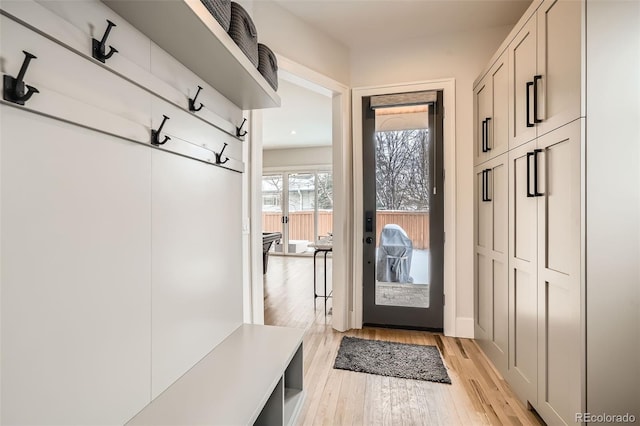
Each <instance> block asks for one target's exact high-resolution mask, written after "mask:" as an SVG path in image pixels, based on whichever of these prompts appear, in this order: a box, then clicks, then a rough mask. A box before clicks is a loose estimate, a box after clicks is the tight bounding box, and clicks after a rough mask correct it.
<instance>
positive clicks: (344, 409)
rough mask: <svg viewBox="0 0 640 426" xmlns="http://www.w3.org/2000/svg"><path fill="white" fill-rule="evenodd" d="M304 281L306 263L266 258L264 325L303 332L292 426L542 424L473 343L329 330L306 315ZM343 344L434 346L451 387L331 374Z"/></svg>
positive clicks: (319, 313)
mask: <svg viewBox="0 0 640 426" xmlns="http://www.w3.org/2000/svg"><path fill="white" fill-rule="evenodd" d="M318 263H319V265H318V266H319V268H318V269H319V275H318V279H319V280H320V279H321V277H322V275H321V274H322V272H321V271H320V268H321V265H322V262H318ZM312 274H313V260H312V259H311V258H291V257H290V258H283V257H276V256H274V257H272V258H270V259H269V271H268V274H267V275H265V281H264V282H265V324H271V325H281V326H289V327H298V328H304V329H305V330H306V332H305V337H304V386H305V389H306V393H307V394H306V399H305V403H304V406H303V408H302V412H301V413H300V416H299V418H298V424H299V425H487V424H491V425H500V424H512V425H540V424H543V423H542V421H541V420H539V418H538V417H537V416H536V415H535V414H534V413H533V412H531V411H528V410H527V409H526V408H525V406H524V405H523V404H522V403H521V402H519V401H518V400H517V399H516V397H515V396H514V395H513V393H512V392H511V390H510V388H509V385H508V384H507V383H506V382H505V381H504V380H503V379H502V378H501V377H500V376H499V374H498V373H497V372H496V371H495V369H494V368H493V367H492V366H491V365H490V364H489V362H488V361H487V359H486V358H485V357H484V355H483V354H482V353H481V352H480V349H479V348H478V346H477V345H476V344H475V343H474V341H473V340H470V339H458V338H450V337H445V336H443V335H442V334H438V333H430V332H424V331H408V330H392V329H384V328H364V329H362V330H350V331H348V332H346V333H339V332H337V331H335V330H333V329H332V328H331V315H328V316H327V317H326V318H325V316H324V306H323V305H322V299H318V300H317V302H316V304H317V309H316V310H314V306H313V275H312ZM330 303H331V301H329V304H330ZM343 336H355V337H361V338H367V339H380V340H389V341H396V342H403V343H414V344H424V345H436V346H438V348H439V349H440V352H441V354H442V358H443V360H444V363H445V365H446V366H447V369H448V372H449V376H450V377H451V381H452V383H453V384H452V385H446V384H440V383H432V382H424V381H419V380H407V379H398V378H392V377H383V376H377V375H372V374H365V373H356V372H351V371H344V370H336V369H334V368H333V362H334V360H335V357H336V353H337V351H338V347H339V345H340V341H341V339H342V337H343Z"/></svg>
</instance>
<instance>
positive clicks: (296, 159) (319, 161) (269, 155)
mask: <svg viewBox="0 0 640 426" xmlns="http://www.w3.org/2000/svg"><path fill="white" fill-rule="evenodd" d="M332 149H333V148H332V147H331V146H314V147H309V148H290V149H266V150H264V151H263V153H262V169H263V170H266V169H269V168H272V169H275V168H277V169H285V168H286V169H289V170H300V169H301V168H305V167H307V168H313V169H315V168H318V167H331V162H332V158H331V156H332Z"/></svg>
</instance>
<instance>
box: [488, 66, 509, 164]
mask: <svg viewBox="0 0 640 426" xmlns="http://www.w3.org/2000/svg"><path fill="white" fill-rule="evenodd" d="M508 59H509V55H508V54H507V53H503V54H502V56H500V57H499V58H498V60H497V61H496V63H495V64H494V65H493V67H492V68H491V71H489V77H490V79H491V104H492V113H491V120H489V124H488V126H489V127H488V128H489V130H488V133H489V142H488V145H489V149H490V154H491V157H496V156H498V155H500V154H503V153H505V152H507V150H508V149H509V64H508V62H509V61H508Z"/></svg>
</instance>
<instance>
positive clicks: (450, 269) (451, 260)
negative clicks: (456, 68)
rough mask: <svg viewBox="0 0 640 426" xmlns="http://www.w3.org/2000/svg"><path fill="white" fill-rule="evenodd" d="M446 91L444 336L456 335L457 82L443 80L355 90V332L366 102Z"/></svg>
mask: <svg viewBox="0 0 640 426" xmlns="http://www.w3.org/2000/svg"><path fill="white" fill-rule="evenodd" d="M423 90H443V92H444V153H443V155H444V168H445V171H446V179H445V180H444V204H445V205H444V231H445V235H446V238H445V243H444V289H443V290H444V294H445V300H446V301H447V303H446V304H445V305H444V333H445V335H447V336H455V335H456V255H455V253H456V214H455V212H456V148H455V147H456V135H455V133H456V127H455V123H456V120H455V98H456V93H455V80H454V79H453V78H450V79H442V80H432V81H424V82H414V83H403V84H393V85H385V86H370V87H358V88H354V89H353V96H352V98H353V101H352V105H353V109H352V117H353V159H354V161H353V176H354V178H353V179H354V182H353V194H354V197H353V205H354V209H353V217H352V221H353V224H354V226H353V228H354V230H353V232H354V234H353V235H354V237H353V242H354V246H353V276H354V280H353V282H354V283H358V284H359V285H355V286H353V295H352V297H353V300H354V309H353V318H352V320H351V322H352V324H353V327H354V328H362V297H363V296H362V279H363V277H362V240H363V237H364V235H363V227H362V222H363V217H364V213H363V199H362V187H363V185H362V98H363V97H366V96H372V95H386V94H393V93H406V92H417V91H423Z"/></svg>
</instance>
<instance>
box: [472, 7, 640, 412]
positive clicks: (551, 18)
mask: <svg viewBox="0 0 640 426" xmlns="http://www.w3.org/2000/svg"><path fill="white" fill-rule="evenodd" d="M614 3H617V2H614ZM590 4H591V2H588V1H586V2H585V1H568V0H567V1H565V0H544V1H537V2H536V1H534V2H533V4H532V5H531V7H530V8H529V9H528V10H527V12H526V13H525V15H524V16H523V17H522V19H521V20H520V22H519V23H518V24H516V26H515V28H514V30H513V31H512V33H511V34H510V35H509V37H508V38H507V40H506V41H505V42H504V43H503V44H502V46H501V47H500V49H499V51H498V52H497V53H496V54H495V55H494V59H493V60H492V61H491V63H490V64H489V65H488V66H487V68H486V70H485V72H483V74H482V75H481V76H480V77H479V78H478V80H477V81H476V84H474V109H475V113H474V119H475V120H474V126H475V132H474V135H475V140H474V145H475V146H474V151H475V153H476V154H475V156H474V158H475V165H474V171H475V173H474V176H475V178H476V185H475V190H476V196H475V200H476V201H475V206H476V208H475V225H476V228H475V233H474V235H475V308H476V309H475V312H476V313H475V337H476V339H477V341H478V343H479V345H480V346H481V348H482V349H483V351H484V352H485V354H486V355H487V356H488V357H489V359H490V360H491V361H492V362H493V363H494V365H495V366H496V368H497V369H498V370H499V371H500V372H501V373H502V375H503V376H504V377H505V378H506V379H507V381H508V382H509V383H510V385H511V386H512V388H513V389H514V391H515V392H516V394H517V395H518V396H519V397H520V398H521V399H522V400H523V401H526V402H528V403H529V404H530V405H531V406H532V407H533V408H534V409H535V410H536V411H537V412H538V413H539V414H540V416H541V417H542V418H543V419H544V420H545V422H547V424H573V423H575V422H576V421H578V420H579V419H578V417H576V414H577V413H584V412H586V411H588V409H589V406H590V402H591V401H592V400H590V399H589V392H588V389H587V383H588V378H587V375H586V371H587V362H588V359H589V357H588V356H587V353H588V351H589V350H590V347H588V346H587V339H586V335H587V332H586V330H587V324H588V323H589V318H601V319H602V318H603V316H602V315H603V314H604V313H603V312H590V311H588V310H587V309H586V300H587V295H588V287H587V282H588V280H587V278H588V277H587V275H586V270H585V263H586V256H585V253H586V249H585V247H586V246H587V244H588V240H587V238H586V235H587V232H586V230H587V226H588V222H587V220H586V215H585V208H586V200H587V197H586V195H587V182H588V179H587V177H588V173H587V168H586V162H585V159H586V153H587V147H588V146H589V145H588V143H587V135H586V131H585V129H586V123H587V120H588V118H587V110H588V108H587V105H588V104H587V97H586V85H587V78H586V75H588V72H587V69H586V49H587V46H588V45H587V42H588V40H590V39H591V37H597V36H599V34H596V33H595V32H587V25H586V22H587V10H588V8H589V5H590ZM598 7H602V5H598ZM627 7H629V6H627ZM630 7H631V8H633V6H630ZM637 18H638V16H637V15H636V24H637ZM631 27H632V25H630V26H629V28H631ZM605 31H606V29H605ZM505 63H506V68H507V76H508V81H507V83H504V86H503V87H501V88H500V89H498V90H496V88H495V85H496V80H495V70H496V68H497V69H501V68H502V67H505ZM631 63H633V62H631ZM636 65H637V62H636ZM491 85H493V88H491V87H492V86H491ZM488 87H489V88H491V89H490V90H489V92H487V88H488ZM487 93H492V96H487ZM487 99H489V100H487ZM503 104H506V105H507V107H506V109H507V111H508V120H507V122H503V121H502V120H501V119H500V118H499V117H500V114H501V113H503V111H502V109H504V108H501V107H500V106H501V105H503ZM496 106H498V110H496ZM635 107H636V111H637V103H636V104H635ZM503 133H506V134H507V135H508V137H507V139H508V148H507V149H506V150H500V149H497V150H496V152H492V147H493V146H497V147H501V146H503V145H502V144H500V143H496V142H495V141H496V140H499V141H501V140H502V139H501V137H502V135H503ZM589 142H590V143H594V142H595V141H589ZM492 143H493V145H492ZM601 143H602V142H601ZM505 151H508V152H505ZM636 185H637V182H636ZM636 190H637V189H636ZM636 221H637V218H636ZM634 225H635V226H637V222H636V223H635V224H634ZM598 226H600V224H598ZM633 243H634V244H635V245H633V244H632V245H633V247H637V241H635V242H633ZM504 253H506V254H504ZM503 254H504V255H503ZM590 284H591V285H597V283H595V282H593V283H591V282H590ZM629 296H630V297H631V298H635V301H636V304H637V301H638V294H637V292H631V294H629ZM632 300H633V299H632ZM588 314H589V315H590V317H588V316H587V315H588ZM609 314H613V312H609ZM605 316H606V315H605ZM630 318H632V317H630ZM627 323H628V324H631V327H632V328H631V330H630V331H631V339H632V340H633V339H634V338H635V342H636V343H635V350H636V356H637V355H638V354H637V349H638V343H637V342H638V339H639V338H638V335H639V332H638V327H639V326H638V324H637V323H633V320H630V321H627ZM634 332H635V334H634ZM632 347H633V344H632ZM629 364H630V368H631V370H630V371H629V374H632V375H633V374H634V372H635V375H636V376H635V377H636V380H635V382H634V381H631V389H630V390H631V391H634V390H637V389H638V388H639V387H640V385H638V381H639V380H638V368H637V366H635V363H633V364H632V363H631V362H630V363H629ZM631 398H636V400H637V397H631ZM637 402H638V401H632V402H630V403H629V404H627V405H628V407H627V411H626V412H633V410H636V412H637V410H639V409H640V407H638V405H640V404H637ZM620 414H625V412H622V413H620Z"/></svg>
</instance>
